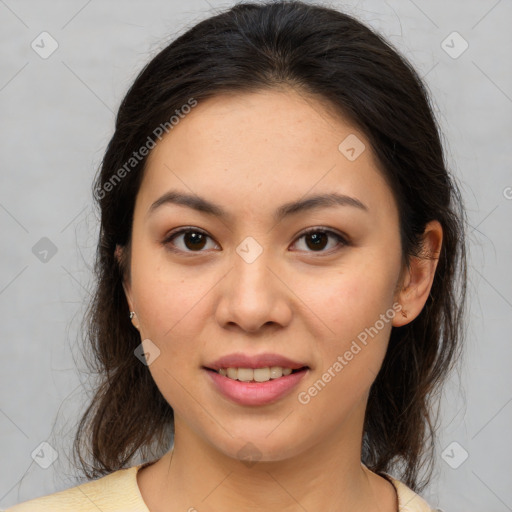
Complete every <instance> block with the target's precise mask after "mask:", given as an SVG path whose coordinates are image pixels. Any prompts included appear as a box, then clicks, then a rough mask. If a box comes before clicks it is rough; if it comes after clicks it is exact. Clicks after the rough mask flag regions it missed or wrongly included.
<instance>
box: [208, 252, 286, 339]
mask: <svg viewBox="0 0 512 512" xmlns="http://www.w3.org/2000/svg"><path fill="white" fill-rule="evenodd" d="M250 250H253V251H254V247H253V248H252V249H250ZM250 250H249V252H248V253H244V251H243V250H241V251H240V252H237V254H235V255H234V257H233V266H232V268H231V269H230V270H229V272H228V273H227V275H226V276H225V278H224V279H223V280H222V282H221V283H220V284H221V286H220V287H219V294H220V298H219V301H218V303H217V310H216V318H217V321H218V323H219V325H221V326H222V327H223V328H234V327H235V326H238V328H240V329H242V330H244V331H246V332H250V333H255V332H258V331H259V330H261V329H262V328H263V327H264V326H272V327H274V328H277V327H278V326H279V327H284V326H286V325H288V323H289V322H290V321H291V318H292V304H291V296H293V294H292V292H291V291H290V290H289V288H288V287H287V286H286V284H285V283H284V282H283V280H282V278H281V276H279V271H278V269H277V264H276V263H275V262H274V261H271V258H269V257H267V253H266V252H265V251H263V252H261V253H260V254H258V255H256V257H255V254H254V253H253V254H252V255H251V253H250Z"/></svg>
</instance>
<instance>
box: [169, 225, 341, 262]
mask: <svg viewBox="0 0 512 512" xmlns="http://www.w3.org/2000/svg"><path fill="white" fill-rule="evenodd" d="M187 232H197V233H200V234H202V235H205V236H206V237H207V238H210V239H211V240H213V241H215V240H214V238H213V237H212V236H210V235H209V234H208V233H207V232H206V231H204V230H203V229H201V228H198V227H195V226H182V227H180V228H176V229H175V230H173V231H171V232H170V233H169V234H167V235H166V236H165V237H164V240H163V241H162V245H164V246H165V247H166V248H168V247H167V246H168V245H169V243H170V242H171V240H172V239H173V238H175V237H177V236H179V235H182V234H185V233H187ZM320 232H321V233H326V234H327V235H331V236H332V237H334V238H336V239H337V240H338V245H337V246H336V247H334V248H333V249H330V250H327V251H318V252H316V251H306V252H308V253H310V254H312V255H314V256H318V257H321V256H326V255H330V254H331V253H333V252H337V251H338V250H340V249H341V247H345V246H349V245H351V242H350V238H349V237H348V236H347V235H345V234H344V233H341V232H339V231H338V230H335V229H333V228H329V227H326V226H313V227H310V228H307V229H305V230H303V231H301V232H299V233H298V234H297V235H296V236H295V238H294V243H296V242H297V241H298V240H300V239H301V238H302V237H304V236H306V235H309V234H310V233H320ZM215 243H216V244H217V242H215ZM217 245H218V244H217ZM168 250H170V251H172V252H178V253H180V254H186V255H195V254H201V253H207V252H208V251H183V250H181V249H175V248H168ZM296 252H301V251H296ZM315 252H316V254H315Z"/></svg>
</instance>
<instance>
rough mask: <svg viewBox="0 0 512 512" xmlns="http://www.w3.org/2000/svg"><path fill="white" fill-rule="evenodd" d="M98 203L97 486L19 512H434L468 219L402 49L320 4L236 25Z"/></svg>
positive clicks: (91, 457) (134, 101) (220, 21)
mask: <svg viewBox="0 0 512 512" xmlns="http://www.w3.org/2000/svg"><path fill="white" fill-rule="evenodd" d="M94 196H95V198H96V200H97V201H98V204H99V207H100V210H101V233H100V240H99V244H98V253H97V266H96V270H97V276H98V283H97V291H96V295H95V297H94V300H93V301H92V303H91V307H90V310H89V315H88V318H87V320H88V322H89V331H88V333H89V341H90V343H91V347H92V349H93V354H94V357H95V363H96V365H97V368H98V369H99V371H100V375H101V376H102V381H101V382H100V384H99V385H98V389H97V392H96V395H95V397H94V399H93V401H92V403H91V404H90V406H89V408H88V409H87V411H86V412H85V414H84V416H83V418H82V421H81V424H80V428H79V430H78V432H77V435H76V439H75V455H76V458H77V460H78V462H79V464H80V466H81V468H82V469H83V472H84V475H86V477H87V478H88V479H95V480H92V481H91V482H88V483H85V484H82V485H80V486H77V487H73V488H71V489H68V490H65V491H61V492H59V493H55V494H51V495H48V496H45V497H41V498H37V499H35V500H31V501H28V502H25V503H22V504H20V505H17V506H15V507H12V508H11V509H9V510H12V511H15V512H20V511H25V510H27V511H28V510H31V511H36V510H41V511H42V510H52V511H59V510H75V511H79V510H80V511H82V510H84V511H85V510H98V509H99V510H102V511H103V512H106V511H121V510H122V511H127V510H133V511H145V512H148V511H151V512H157V511H163V510H165V511H172V512H174V511H178V510H189V511H193V510H199V511H216V510H235V509H236V510H249V509H251V510H252V509H258V510H265V511H273V510H279V511H281V512H283V511H298V510H308V511H316V510H350V511H368V510H375V511H377V510H379V511H382V512H394V511H396V510H403V511H405V510H407V511H429V510H431V508H430V507H429V505H428V504H427V503H426V501H425V500H424V499H422V498H421V497H420V496H419V492H421V490H422V489H423V488H424V487H425V485H426V484H427V483H428V480H429V477H430V473H431V469H432V461H433V440H434V434H435V421H434V420H435V417H434V416H435V415H434V414H433V411H434V402H433V399H434V398H435V396H436V395H435V393H436V391H437V390H438V389H439V387H440V385H441V384H442V383H443V381H444V379H445V378H446V376H447V373H448V371H449V370H450V368H451V367H452V365H453V363H454V362H455V361H456V360H457V358H458V356H459V354H460V347H461V333H462V327H461V326H462V319H463V317H462V313H463V310H464V295H465V271H466V267H465V248H464V233H463V211H462V207H461V201H460V197H459V192H458V190H457V188H456V186H455V184H454V183H453V182H452V179H451V178H450V176H449V173H448V171H447V169H446V165H445V162H444V159H443V150H442V146H441V142H440V137H439V133H438V128H437V125H436V122H435V119H434V116H433V114H432V110H431V107H430V104H429V98H428V94H427V92H426V89H425V87H424V85H423V84H422V82H421V80H420V79H419V78H418V75H417V74H416V72H415V71H414V70H413V68H412V67H411V66H410V64H409V63H408V62H407V61H406V60H405V59H404V58H403V57H401V56H400V55H399V54H398V53H397V52H396V50H394V49H393V48H391V46H390V45H389V44H388V43H387V42H385V41H384V40H383V39H382V38H381V37H380V36H378V35H377V34H375V33H374V32H373V31H372V30H370V29H369V28H367V27H366V26H364V25H362V24H361V23H360V22H358V21H357V20H355V19H353V18H352V17H350V16H347V15H346V14H343V13H341V12H338V11H336V10H333V9H330V8H325V7H320V6H314V5H309V4H305V3H302V2H273V3H269V4H258V5H256V4H249V3H247V4H240V5H236V6H235V7H233V8H232V9H229V10H227V11H226V12H223V13H221V14H219V15H216V16H213V17H211V18H209V19H207V20H205V21H203V22H201V23H199V24H198V25H196V26H195V27H193V28H192V29H190V30H189V31H188V32H186V33H185V34H184V35H182V36H181V37H179V38H178V39H177V40H175V41H174V42H172V43H171V44H170V45H169V46H167V47H166V48H165V49H163V50H162V51H161V52H160V53H159V54H158V55H157V56H156V57H155V58H153V60H152V61H151V62H149V64H148V65H147V66H146V67H145V68H144V69H143V71H142V72H141V73H140V74H139V76H138V77H137V79H136V80H135V82H134V84H133V85H132V87H131V88H130V90H129V91H128V93H127V95H126V97H125V98H124V100H123V102H122V104H121V106H120V108H119V112H118V116H117V120H116V129H115V133H114V135H113V137H112V139H111V141H110V143H109V145H108V148H107V151H106V154H105V156H104V159H103V162H102V167H101V172H100V174H99V175H98V178H97V180H96V183H95V185H94ZM136 456H140V457H142V460H143V461H144V462H143V463H140V464H134V462H133V460H134V457H136ZM392 472H393V473H394V474H395V476H394V477H393V476H391V474H390V473H392Z"/></svg>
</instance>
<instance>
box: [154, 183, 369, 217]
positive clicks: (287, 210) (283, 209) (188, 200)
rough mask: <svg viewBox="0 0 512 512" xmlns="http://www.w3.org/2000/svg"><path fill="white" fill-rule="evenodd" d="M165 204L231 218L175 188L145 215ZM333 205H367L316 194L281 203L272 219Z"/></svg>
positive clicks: (354, 199)
mask: <svg viewBox="0 0 512 512" xmlns="http://www.w3.org/2000/svg"><path fill="white" fill-rule="evenodd" d="M166 204H177V205H181V206H186V207H188V208H192V209H193V210H197V211H199V212H202V213H206V214H207V215H211V216H214V217H219V218H221V219H226V220H231V217H232V216H231V214H229V213H228V212H227V211H225V210H224V209H223V208H222V207H221V206H219V205H218V204H215V203H212V202H211V201H208V200H207V199H205V198H203V197H200V196H198V195H193V194H187V193H185V192H179V191H176V190H170V191H168V192H166V193H165V194H164V195H163V196H161V197H160V198H158V199H157V200H156V201H155V202H154V203H153V204H152V205H151V206H150V207H149V210H148V212H147V214H146V215H147V216H149V215H150V214H152V213H153V212H154V211H155V210H157V209H158V208H160V207H161V206H163V205H166ZM334 206H352V207H355V208H358V209H360V210H362V211H365V212H367V211H368V207H367V206H366V205H365V204H363V203H362V202H361V201H360V200H359V199H356V198H355V197H351V196H347V195H344V194H337V193H330V194H318V195H315V196H311V197H309V198H307V199H300V200H298V201H291V202H289V203H285V204H283V205H281V206H280V207H279V208H277V210H276V211H275V213H274V220H275V221H276V222H279V221H280V220H282V219H283V218H285V217H288V216H291V215H294V214H297V213H300V212H306V211H310V210H315V209H319V208H332V207H334Z"/></svg>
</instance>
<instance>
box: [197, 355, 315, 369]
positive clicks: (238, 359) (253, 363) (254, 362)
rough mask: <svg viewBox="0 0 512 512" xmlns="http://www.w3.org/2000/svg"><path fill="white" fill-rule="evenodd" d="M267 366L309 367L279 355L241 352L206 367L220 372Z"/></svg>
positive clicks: (226, 356)
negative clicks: (227, 369)
mask: <svg viewBox="0 0 512 512" xmlns="http://www.w3.org/2000/svg"><path fill="white" fill-rule="evenodd" d="M266 366H281V367H283V368H291V369H292V370H297V369H299V368H303V367H307V365H306V364H305V363H301V362H297V361H293V360H292V359H289V358H288V357H284V356H281V355H279V354H271V353H264V354H255V355H253V356H250V355H248V354H242V353H240V352H237V353H235V354H228V355H225V356H222V357H220V358H219V359H217V360H216V361H214V362H212V363H208V364H207V365H205V367H206V368H210V369H211V370H220V369H221V368H253V369H254V368H265V367H266Z"/></svg>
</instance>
